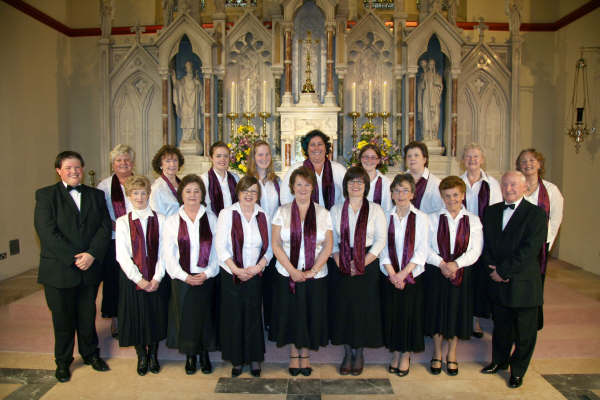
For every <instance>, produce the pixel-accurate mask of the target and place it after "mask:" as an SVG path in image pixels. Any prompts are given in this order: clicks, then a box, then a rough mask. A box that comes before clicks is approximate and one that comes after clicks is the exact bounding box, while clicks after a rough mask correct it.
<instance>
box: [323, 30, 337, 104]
mask: <svg viewBox="0 0 600 400" xmlns="http://www.w3.org/2000/svg"><path fill="white" fill-rule="evenodd" d="M325 29H326V31H327V91H326V93H325V104H326V105H332V106H334V105H336V101H335V95H334V94H333V62H334V61H333V60H334V57H335V55H334V54H333V35H334V31H335V22H334V21H331V22H327V24H326V26H325Z"/></svg>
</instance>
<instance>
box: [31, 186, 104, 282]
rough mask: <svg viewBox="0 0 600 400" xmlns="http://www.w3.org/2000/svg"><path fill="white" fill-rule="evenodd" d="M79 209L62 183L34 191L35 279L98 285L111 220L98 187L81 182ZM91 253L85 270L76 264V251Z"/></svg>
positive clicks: (77, 252) (102, 194)
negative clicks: (37, 265)
mask: <svg viewBox="0 0 600 400" xmlns="http://www.w3.org/2000/svg"><path fill="white" fill-rule="evenodd" d="M81 188H82V189H81V211H79V210H78V209H77V205H76V204H75V201H74V200H73V198H72V197H71V195H70V194H69V193H68V192H67V189H66V188H65V185H64V184H63V183H62V182H58V183H57V184H55V185H52V186H47V187H44V188H41V189H39V190H37V191H36V193H35V201H36V203H35V214H34V225H35V229H36V231H37V233H38V236H39V238H40V245H41V252H40V270H39V274H38V282H39V283H41V284H44V285H49V286H52V287H56V288H70V287H75V286H78V285H80V284H84V285H92V284H99V283H100V280H101V276H102V260H103V258H104V254H105V253H106V250H107V248H108V245H109V243H110V240H111V222H110V217H109V215H108V210H107V208H106V201H105V199H104V193H103V192H102V191H101V190H98V189H95V188H92V187H89V186H85V185H81ZM82 252H87V253H90V254H91V255H92V256H94V258H95V260H94V263H93V264H92V265H91V266H90V268H88V269H87V270H86V271H82V270H80V269H79V268H77V267H76V266H75V254H79V253H82Z"/></svg>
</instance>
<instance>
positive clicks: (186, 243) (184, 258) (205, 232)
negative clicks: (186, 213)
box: [177, 211, 213, 274]
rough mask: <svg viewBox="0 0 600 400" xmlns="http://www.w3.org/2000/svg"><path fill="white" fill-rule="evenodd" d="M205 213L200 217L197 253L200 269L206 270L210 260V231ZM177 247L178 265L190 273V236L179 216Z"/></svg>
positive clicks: (185, 224) (211, 237)
mask: <svg viewBox="0 0 600 400" xmlns="http://www.w3.org/2000/svg"><path fill="white" fill-rule="evenodd" d="M206 213H207V211H204V215H203V216H202V217H200V228H199V229H200V249H199V253H198V263H197V264H196V265H197V266H198V267H200V268H206V266H207V265H208V260H209V259H210V249H211V247H212V239H213V236H212V231H211V230H210V223H209V222H208V216H207V215H206ZM177 245H178V247H179V265H181V269H183V270H184V271H185V272H187V273H188V274H191V272H190V262H191V261H190V235H189V232H188V229H187V223H186V222H185V220H184V219H183V218H182V217H181V215H180V216H179V232H177Z"/></svg>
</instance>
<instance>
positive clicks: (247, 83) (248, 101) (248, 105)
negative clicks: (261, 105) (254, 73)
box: [246, 78, 250, 113]
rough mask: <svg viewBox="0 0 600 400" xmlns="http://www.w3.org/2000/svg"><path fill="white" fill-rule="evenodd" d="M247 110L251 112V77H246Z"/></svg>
mask: <svg viewBox="0 0 600 400" xmlns="http://www.w3.org/2000/svg"><path fill="white" fill-rule="evenodd" d="M246 112H248V113H249V112H250V78H248V79H246Z"/></svg>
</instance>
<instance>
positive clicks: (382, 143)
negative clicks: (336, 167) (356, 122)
mask: <svg viewBox="0 0 600 400" xmlns="http://www.w3.org/2000/svg"><path fill="white" fill-rule="evenodd" d="M367 144H372V145H375V146H376V147H377V149H379V152H380V153H381V158H382V160H381V164H380V166H379V170H380V171H381V173H383V174H385V173H386V172H387V169H388V167H390V166H392V165H394V164H395V163H397V162H398V161H400V159H401V158H402V152H401V150H400V148H399V147H398V146H395V145H393V144H392V142H391V141H390V140H389V139H388V138H384V137H382V136H381V135H380V134H379V133H377V132H375V126H374V125H373V124H371V123H369V122H366V123H364V124H363V126H361V127H360V136H359V137H358V143H356V146H354V147H352V155H351V157H350V160H349V161H348V162H347V163H346V165H347V166H352V165H360V159H359V158H358V155H359V154H360V150H361V149H362V148H363V147H364V146H366V145H367Z"/></svg>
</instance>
